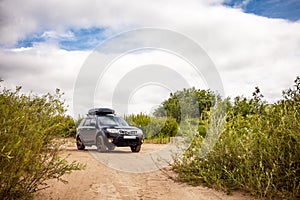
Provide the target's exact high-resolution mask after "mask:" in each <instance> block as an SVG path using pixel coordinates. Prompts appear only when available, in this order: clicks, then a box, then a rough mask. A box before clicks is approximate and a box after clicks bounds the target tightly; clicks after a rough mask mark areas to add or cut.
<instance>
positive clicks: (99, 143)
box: [96, 135, 106, 152]
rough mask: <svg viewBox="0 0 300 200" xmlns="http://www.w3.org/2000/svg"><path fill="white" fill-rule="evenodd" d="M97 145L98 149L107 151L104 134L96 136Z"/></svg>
mask: <svg viewBox="0 0 300 200" xmlns="http://www.w3.org/2000/svg"><path fill="white" fill-rule="evenodd" d="M96 141H97V142H96V147H97V151H100V152H103V151H106V145H105V142H104V139H103V136H102V135H98V136H97V138H96Z"/></svg>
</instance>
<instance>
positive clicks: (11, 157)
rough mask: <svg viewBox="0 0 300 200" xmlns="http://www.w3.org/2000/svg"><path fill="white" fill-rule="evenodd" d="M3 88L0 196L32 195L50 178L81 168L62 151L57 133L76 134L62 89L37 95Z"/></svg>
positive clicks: (0, 127) (18, 197)
mask: <svg viewBox="0 0 300 200" xmlns="http://www.w3.org/2000/svg"><path fill="white" fill-rule="evenodd" d="M20 89H21V87H18V88H17V89H16V91H11V90H8V89H5V88H4V89H2V90H1V93H0V105H1V106H0V113H1V115H0V124H1V126H0V166H1V168H0V186H1V188H0V196H1V198H2V199H30V198H32V194H33V193H34V192H36V191H38V190H41V189H44V188H46V187H47V184H46V183H45V181H46V180H48V179H57V180H59V181H63V182H65V181H64V180H63V179H62V178H61V177H62V175H64V174H66V173H70V172H72V171H73V170H79V169H82V168H83V166H82V165H81V164H78V163H76V162H72V163H68V162H67V161H66V160H65V158H61V157H60V155H59V152H60V150H59V149H60V146H61V142H60V140H59V139H58V136H65V135H70V134H71V135H73V134H74V122H73V120H72V119H71V118H70V117H67V116H65V115H64V113H65V109H64V102H63V101H62V100H61V93H60V91H59V90H57V91H56V93H55V94H54V95H52V94H46V95H43V96H37V95H33V94H29V95H25V94H21V93H20Z"/></svg>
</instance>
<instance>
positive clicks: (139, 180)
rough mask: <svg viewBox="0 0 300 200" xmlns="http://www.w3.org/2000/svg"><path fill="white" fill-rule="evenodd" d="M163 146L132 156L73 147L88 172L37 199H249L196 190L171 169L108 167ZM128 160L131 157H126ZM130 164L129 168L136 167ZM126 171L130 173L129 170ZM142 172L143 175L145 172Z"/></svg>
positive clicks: (72, 152)
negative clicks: (109, 161)
mask: <svg viewBox="0 0 300 200" xmlns="http://www.w3.org/2000/svg"><path fill="white" fill-rule="evenodd" d="M163 147H164V146H163V145H156V144H143V146H142V150H141V152H140V153H138V154H137V153H131V152H130V148H129V147H126V148H125V147H124V148H116V149H115V150H114V151H113V152H110V153H98V152H97V151H95V149H93V148H89V150H85V151H78V150H77V149H76V146H75V144H71V145H70V144H69V145H68V147H67V148H66V153H68V154H70V156H69V158H68V160H70V161H72V160H76V161H78V162H80V163H85V164H86V169H85V170H82V171H77V172H73V173H71V174H68V175H65V176H64V179H66V180H68V182H69V183H68V184H63V183H61V182H58V181H56V180H51V181H49V185H50V186H51V187H50V188H48V189H46V190H43V191H40V192H39V193H37V194H36V195H35V199H37V200H45V199H46V200H47V199H55V200H56V199H72V200H76V199H78V200H81V199H86V200H90V199H104V200H106V199H122V200H123V199H124V200H127V199H128V200H129V199H130V200H132V199H178V200H181V199H183V200H184V199H187V200H190V199H203V200H210V199H211V200H220V199H228V200H240V199H249V196H247V195H244V194H242V193H234V194H233V195H231V196H228V195H226V194H225V193H223V192H220V191H215V190H213V189H209V188H205V187H192V186H189V185H186V184H184V183H179V182H175V181H174V180H173V179H171V178H170V176H174V174H173V173H172V172H171V171H170V170H167V169H164V170H156V171H152V172H145V171H144V172H143V173H128V172H124V171H119V170H115V169H113V168H111V167H108V166H107V163H105V162H104V164H103V159H102V160H101V159H100V160H99V159H98V158H103V157H104V158H105V159H104V160H106V161H107V159H109V158H117V159H119V158H123V157H124V156H125V158H126V159H124V160H125V161H126V160H127V161H128V158H132V157H136V156H137V155H147V154H149V153H151V152H152V151H156V150H158V149H161V148H163ZM126 156H127V157H126ZM132 162H133V161H131V160H129V161H128V162H126V163H128V165H129V166H130V165H131V166H135V163H132ZM125 171H126V170H125ZM140 171H143V170H142V169H141V170H140Z"/></svg>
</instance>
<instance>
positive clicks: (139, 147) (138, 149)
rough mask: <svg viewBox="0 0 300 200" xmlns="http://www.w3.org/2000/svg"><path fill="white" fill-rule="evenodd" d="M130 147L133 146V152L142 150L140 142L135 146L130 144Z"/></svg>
mask: <svg viewBox="0 0 300 200" xmlns="http://www.w3.org/2000/svg"><path fill="white" fill-rule="evenodd" d="M130 148H131V151H132V152H134V153H137V152H140V150H141V148H142V145H141V144H139V145H135V146H130Z"/></svg>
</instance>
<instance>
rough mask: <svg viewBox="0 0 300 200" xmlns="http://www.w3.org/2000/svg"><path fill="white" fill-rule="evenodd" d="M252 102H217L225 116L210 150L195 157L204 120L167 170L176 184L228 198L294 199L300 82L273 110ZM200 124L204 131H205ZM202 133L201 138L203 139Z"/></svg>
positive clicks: (299, 160) (257, 98)
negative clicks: (233, 194)
mask: <svg viewBox="0 0 300 200" xmlns="http://www.w3.org/2000/svg"><path fill="white" fill-rule="evenodd" d="M262 98H263V96H262V95H261V93H260V91H259V88H255V92H254V93H253V97H252V98H250V99H248V98H244V97H236V98H235V99H234V101H233V102H231V101H230V100H229V99H226V100H224V101H223V103H224V104H225V105H227V106H226V110H227V115H226V123H225V127H224V131H223V133H222V135H221V136H220V138H219V139H218V141H217V143H216V145H215V146H214V147H213V150H212V151H211V152H210V153H209V154H208V155H207V156H206V157H201V156H200V155H201V152H200V151H201V147H202V145H203V144H202V142H203V139H204V135H205V133H206V132H207V130H208V129H209V123H207V120H209V116H211V115H210V114H209V113H210V112H211V111H208V112H207V113H208V114H207V116H208V117H207V119H205V120H203V119H201V120H200V121H201V122H200V123H201V124H203V125H202V129H203V126H206V130H202V133H201V132H200V131H199V133H198V134H197V136H196V137H195V139H194V141H193V143H192V145H191V146H190V148H189V149H188V150H187V152H186V153H185V155H184V156H183V157H182V158H179V159H178V160H177V161H176V162H175V163H174V165H173V168H174V170H175V171H176V172H177V173H178V178H179V179H180V180H182V181H186V182H188V183H190V184H193V185H198V184H204V185H207V186H210V187H214V188H218V189H223V190H226V191H228V192H230V191H231V190H234V189H242V190H245V191H249V192H250V193H251V194H254V195H256V196H259V197H266V198H273V197H280V198H284V199H296V198H299V197H300V196H299V194H300V121H299V119H300V78H299V77H297V79H296V80H295V85H294V87H293V88H290V89H288V90H286V91H284V92H283V99H282V100H280V101H278V102H277V103H274V104H267V103H266V102H265V101H263V100H262ZM205 124H206V125H205ZM203 132H204V134H203Z"/></svg>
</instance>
